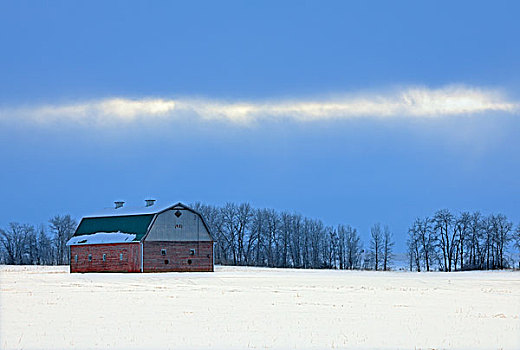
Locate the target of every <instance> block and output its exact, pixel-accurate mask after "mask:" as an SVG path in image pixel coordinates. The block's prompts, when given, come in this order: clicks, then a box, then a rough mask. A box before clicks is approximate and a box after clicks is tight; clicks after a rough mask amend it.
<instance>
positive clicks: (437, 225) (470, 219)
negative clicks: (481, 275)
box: [407, 209, 520, 271]
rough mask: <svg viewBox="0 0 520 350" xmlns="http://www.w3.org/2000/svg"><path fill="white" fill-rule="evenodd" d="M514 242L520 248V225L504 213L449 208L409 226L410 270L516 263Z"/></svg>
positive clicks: (486, 267)
mask: <svg viewBox="0 0 520 350" xmlns="http://www.w3.org/2000/svg"><path fill="white" fill-rule="evenodd" d="M511 245H514V246H516V247H517V248H519V249H520V225H518V226H517V228H516V230H515V229H514V226H513V222H511V221H510V220H508V219H507V217H506V216H505V215H502V214H491V215H488V216H485V215H482V214H481V213H480V212H478V211H477V212H473V213H470V212H462V213H461V214H459V215H456V214H453V213H452V212H450V211H449V210H447V209H443V210H439V211H437V212H436V213H435V214H434V215H433V216H430V217H426V218H418V219H416V220H415V221H414V223H413V224H412V225H411V227H410V228H409V230H408V239H407V247H408V257H409V267H410V270H416V271H431V270H432V269H434V268H437V269H439V270H441V271H457V270H492V269H504V268H510V267H514V258H513V257H512V256H510V255H509V254H508V253H509V248H510V246H511ZM519 268H520V266H519Z"/></svg>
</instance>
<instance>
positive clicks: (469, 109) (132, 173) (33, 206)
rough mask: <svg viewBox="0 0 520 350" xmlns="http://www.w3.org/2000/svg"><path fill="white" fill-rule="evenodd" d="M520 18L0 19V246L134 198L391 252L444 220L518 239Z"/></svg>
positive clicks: (101, 13)
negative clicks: (386, 240) (5, 239)
mask: <svg viewBox="0 0 520 350" xmlns="http://www.w3.org/2000/svg"><path fill="white" fill-rule="evenodd" d="M519 12H520V6H519V5H518V4H517V3H516V2H513V1H510V2H501V1H497V2H492V3H491V2H478V1H457V2H449V1H445V2H443V1H437V2H426V1H424V2H417V1H398V2H387V1H358V2H346V1H338V2H332V1H331V2H318V1H315V2H308V1H307V2H303V1H295V2H289V1H287V2H278V1H277V2H275V1H273V2H268V1H264V2H251V1H240V2H239V1H237V2H202V1H201V2H185V3H180V2H177V3H175V2H144V1H143V2H131V1H121V2H116V1H113V2H109V3H105V2H92V1H85V2H57V1H56V2H20V1H12V2H10V1H3V2H2V3H1V4H0V44H1V46H0V50H1V53H2V54H1V55H0V161H1V164H2V171H1V172H0V184H1V187H0V197H1V198H2V201H1V203H0V208H1V209H2V210H1V211H0V227H4V226H5V225H7V223H8V222H10V221H21V222H30V223H35V224H37V223H40V222H45V221H46V220H47V219H48V218H49V217H50V216H51V215H55V214H63V213H71V214H72V215H74V216H75V217H78V218H79V217H81V216H82V215H83V214H87V213H89V212H93V211H96V210H98V209H99V208H101V207H106V206H110V205H111V203H112V201H113V200H115V199H124V200H126V201H127V202H128V205H137V204H140V203H141V201H142V200H143V199H144V198H145V197H149V196H154V197H156V198H160V199H161V200H163V201H172V202H174V201H178V200H181V201H185V202H188V203H190V202H194V201H203V202H206V203H211V204H223V203H225V202H226V201H236V202H241V201H248V202H250V203H251V204H252V205H254V206H256V207H273V208H276V209H279V210H289V211H296V212H299V213H302V214H304V215H307V216H311V217H316V218H321V219H323V220H324V222H325V223H327V224H332V225H335V224H338V223H348V224H351V225H353V226H354V227H357V228H358V229H359V230H360V232H361V233H362V234H363V235H367V233H368V229H369V227H370V225H372V224H373V223H375V222H382V223H386V224H388V225H389V226H390V228H391V229H392V230H393V231H394V233H395V235H396V237H397V238H398V239H400V240H404V236H405V233H406V230H407V228H408V226H409V224H411V223H412V221H413V220H414V218H415V217H417V216H425V215H429V214H432V213H433V212H434V211H435V210H437V209H441V208H450V209H452V210H453V211H455V212H459V211H463V210H476V209H479V210H481V211H483V212H484V213H490V212H501V213H504V214H506V215H507V216H509V217H510V218H511V219H513V220H514V221H515V223H518V222H520V215H519V213H518V212H519V210H518V209H519V207H520V176H518V174H519V171H520V157H519V156H518V155H519V154H520V140H519V137H518V135H520V112H519V103H520V93H519V89H518V87H519V84H520V74H519V72H520V47H519V46H518V37H519V35H520V25H519V24H518V21H517V18H516V14H518V13H519ZM403 246H404V245H402V244H399V245H398V247H400V248H403Z"/></svg>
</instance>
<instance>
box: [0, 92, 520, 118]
mask: <svg viewBox="0 0 520 350" xmlns="http://www.w3.org/2000/svg"><path fill="white" fill-rule="evenodd" d="M518 107H519V104H518V103H515V102H511V101H508V100H507V99H506V98H504V96H503V95H502V94H501V93H499V92H498V91H495V90H490V89H482V88H474V87H467V86H447V87H444V88H439V89H428V88H417V87H412V88H406V89H400V90H396V91H392V92H387V93H368V94H362V93H359V94H350V95H343V96H340V97H335V98H325V99H290V100H268V101H235V102H226V101H220V100H211V99H200V98H199V99H191V98H178V99H164V98H142V99H128V98H108V99H100V100H93V101H88V102H81V103H70V104H55V105H45V106H35V107H29V108H11V109H2V110H0V119H4V120H6V119H10V118H16V119H18V120H20V119H21V120H24V121H32V122H39V123H50V122H59V121H66V122H76V123H88V124H92V123H95V124H106V123H114V122H115V123H131V122H134V121H137V120H149V119H158V118H161V119H166V120H168V119H175V118H181V117H190V118H198V119H201V120H218V121H225V122H230V123H234V124H250V123H253V122H258V121H262V120H279V119H287V120H293V121H298V122H309V121H320V120H330V119H351V118H361V117H365V118H399V117H407V118H426V117H428V118H431V117H443V116H457V115H475V114H479V113H485V112H503V113H517V112H518Z"/></svg>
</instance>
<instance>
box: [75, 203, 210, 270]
mask: <svg viewBox="0 0 520 350" xmlns="http://www.w3.org/2000/svg"><path fill="white" fill-rule="evenodd" d="M114 204H115V207H114V208H110V209H106V210H105V211H104V212H102V213H99V214H96V215H91V216H85V217H83V218H82V219H81V221H80V223H79V225H78V227H77V229H76V231H75V233H74V236H73V237H72V238H71V239H70V240H69V241H68V243H67V245H68V246H69V247H70V272H170V271H198V272H206V271H207V272H210V271H213V268H214V266H213V260H214V259H213V242H214V240H213V237H212V235H211V232H210V230H209V228H208V226H207V225H206V223H205V221H204V218H203V217H202V215H201V214H200V213H198V212H197V211H195V210H193V209H192V208H190V207H188V206H186V205H184V204H182V203H177V204H174V205H169V206H166V207H161V206H158V205H156V204H155V200H146V204H145V206H143V207H141V208H127V207H125V206H124V202H114Z"/></svg>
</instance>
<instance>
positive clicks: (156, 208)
mask: <svg viewBox="0 0 520 350" xmlns="http://www.w3.org/2000/svg"><path fill="white" fill-rule="evenodd" d="M175 205H182V204H181V203H177V204H175ZM173 206H174V205H173V204H171V203H170V204H157V203H156V204H154V205H151V206H149V207H145V206H142V207H126V206H123V207H122V208H117V209H115V208H113V207H112V208H105V209H103V210H101V211H99V212H96V213H93V214H90V215H86V216H84V217H85V218H94V217H103V216H127V215H147V214H156V213H158V212H160V211H163V210H165V209H168V208H170V207H173Z"/></svg>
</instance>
